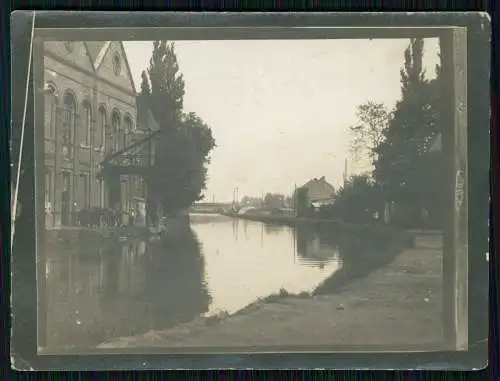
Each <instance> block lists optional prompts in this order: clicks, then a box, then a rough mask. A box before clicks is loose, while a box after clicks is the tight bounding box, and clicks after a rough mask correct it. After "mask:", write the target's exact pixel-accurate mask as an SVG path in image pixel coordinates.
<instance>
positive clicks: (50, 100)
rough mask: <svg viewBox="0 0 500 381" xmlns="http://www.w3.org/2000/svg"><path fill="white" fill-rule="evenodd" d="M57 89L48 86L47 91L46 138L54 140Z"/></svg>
mask: <svg viewBox="0 0 500 381" xmlns="http://www.w3.org/2000/svg"><path fill="white" fill-rule="evenodd" d="M56 109H57V92H56V89H55V88H54V87H53V86H51V85H48V86H47V87H46V89H45V137H46V138H49V139H53V138H54V136H55V131H56Z"/></svg>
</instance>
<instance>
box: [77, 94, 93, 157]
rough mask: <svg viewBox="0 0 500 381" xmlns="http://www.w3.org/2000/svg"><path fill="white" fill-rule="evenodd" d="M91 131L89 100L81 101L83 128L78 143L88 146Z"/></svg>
mask: <svg viewBox="0 0 500 381" xmlns="http://www.w3.org/2000/svg"><path fill="white" fill-rule="evenodd" d="M91 133H92V106H91V105H90V102H88V101H85V102H84V103H83V130H82V133H81V138H80V143H81V144H83V145H85V146H87V147H88V146H90V137H91Z"/></svg>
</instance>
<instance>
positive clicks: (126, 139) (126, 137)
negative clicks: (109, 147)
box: [123, 115, 133, 147]
mask: <svg viewBox="0 0 500 381" xmlns="http://www.w3.org/2000/svg"><path fill="white" fill-rule="evenodd" d="M124 127H125V128H124V134H123V146H124V147H127V146H128V145H129V144H130V137H131V136H132V127H133V126H132V119H130V116H128V115H127V116H126V117H125V120H124Z"/></svg>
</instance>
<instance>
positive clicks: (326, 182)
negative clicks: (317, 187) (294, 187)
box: [302, 176, 335, 189]
mask: <svg viewBox="0 0 500 381" xmlns="http://www.w3.org/2000/svg"><path fill="white" fill-rule="evenodd" d="M319 183H322V184H323V185H326V186H328V187H330V188H332V189H335V188H334V187H333V185H332V184H330V183H329V182H328V181H326V179H325V176H322V177H320V178H319V179H318V178H314V179H311V180H309V181H308V182H307V183H305V184H304V185H302V187H303V188H307V187H309V186H311V185H313V184H319Z"/></svg>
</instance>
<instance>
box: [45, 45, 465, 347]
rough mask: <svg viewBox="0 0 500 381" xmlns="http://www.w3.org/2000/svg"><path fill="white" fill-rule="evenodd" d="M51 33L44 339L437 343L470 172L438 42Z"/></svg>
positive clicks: (61, 343)
mask: <svg viewBox="0 0 500 381" xmlns="http://www.w3.org/2000/svg"><path fill="white" fill-rule="evenodd" d="M63 37H64V36H63V35H61V40H60V41H45V42H44V43H43V91H41V92H39V93H37V98H36V100H35V102H41V103H43V109H44V111H43V115H44V120H43V126H44V128H43V131H44V132H43V135H44V138H43V141H44V142H43V144H38V145H37V146H36V147H35V149H36V150H38V152H42V151H41V150H43V156H42V157H43V173H40V171H39V172H38V173H37V182H38V183H39V184H41V183H43V187H44V189H45V192H44V194H43V195H41V194H38V195H37V197H43V199H44V211H43V213H44V216H45V217H44V229H43V231H44V239H43V242H42V243H41V244H40V245H41V246H39V247H38V251H39V255H40V253H42V252H43V258H44V260H43V261H41V266H44V267H45V269H44V270H42V273H43V274H44V276H43V279H39V282H42V283H43V286H39V294H38V297H39V303H40V304H39V305H40V306H41V307H40V308H41V310H39V317H38V319H39V329H40V330H43V335H42V336H43V338H42V339H40V338H39V348H41V349H43V350H46V351H48V352H50V353H65V352H67V351H76V352H78V351H82V352H87V351H89V350H92V349H99V350H116V349H117V348H118V349H130V348H134V349H140V348H151V347H155V348H159V349H162V350H164V351H165V352H169V351H177V352H179V351H180V352H182V351H188V352H189V351H193V350H196V349H197V348H236V349H235V350H240V351H246V350H248V348H254V349H255V348H258V350H259V351H266V350H271V349H272V348H281V350H290V351H293V350H294V348H310V350H313V351H314V350H315V351H317V350H325V351H327V350H331V349H332V348H335V349H336V350H338V349H339V348H344V349H346V350H355V351H376V350H381V351H404V350H419V351H428V350H449V349H450V347H449V344H448V343H447V341H446V329H447V328H448V329H449V328H450V327H446V326H445V324H444V323H443V321H445V320H444V319H443V314H445V313H446V311H445V310H446V308H445V306H444V305H443V300H446V299H445V298H443V292H446V290H445V286H444V282H443V277H444V275H443V274H445V271H446V270H445V269H444V268H443V264H444V263H446V261H444V259H443V250H444V246H446V242H445V241H446V239H444V238H443V234H444V233H443V232H444V230H446V229H447V224H449V223H450V221H455V223H456V224H457V225H456V229H455V230H454V231H457V232H460V231H462V232H463V231H465V232H466V231H467V230H466V229H467V225H466V218H465V219H464V218H462V219H460V218H456V219H452V218H449V216H450V213H453V211H450V209H451V208H450V206H453V205H455V207H456V209H455V210H454V212H456V213H458V214H460V213H462V212H463V209H464V207H463V205H466V194H467V192H466V184H467V182H466V163H465V161H462V162H458V163H457V164H456V167H457V168H458V170H457V172H456V176H455V174H453V172H450V171H449V169H450V168H451V167H450V166H448V164H449V161H450V160H449V159H447V158H446V157H445V156H444V155H445V153H443V152H444V151H446V145H447V144H448V143H447V141H446V139H445V138H444V137H445V136H446V134H447V132H445V129H444V127H443V125H446V123H449V121H450V120H451V119H452V117H451V116H450V115H446V113H448V114H450V110H449V108H447V107H448V103H447V101H446V100H445V99H446V97H445V95H446V88H447V85H446V81H450V78H451V79H452V80H455V82H456V83H460V80H459V79H457V78H455V79H453V76H452V75H451V74H450V73H447V72H446V70H444V69H443V62H442V46H441V44H440V40H439V39H438V38H393V39H391V38H384V39H376V38H374V39H368V38H366V39H314V40H313V39H288V40H279V39H269V40H251V39H250V40H151V41H126V40H125V41H121V40H111V41H73V40H72V41H64V40H63ZM463 56H464V57H465V53H463ZM460 59H461V58H460V55H459V56H457V57H456V61H455V62H454V64H455V65H460ZM463 68H464V67H463ZM462 75H464V71H462ZM462 80H463V81H465V79H464V78H462ZM458 93H459V94H462V96H465V91H464V92H462V93H460V91H458ZM459 96H460V95H457V97H459ZM457 102H458V103H457V105H459V106H457V107H461V112H462V113H464V114H462V116H461V117H462V119H461V120H463V119H464V118H465V115H466V101H465V98H463V99H460V98H457ZM38 127H40V128H41V126H38ZM465 127H466V126H465V125H464V126H463V131H466V129H465ZM463 133H465V132H463ZM464 136H465V135H464ZM460 139H462V140H461V141H460ZM456 140H457V143H456V144H457V145H459V146H460V144H461V145H462V146H464V145H466V142H465V140H466V138H465V137H462V138H461V137H460V134H458V135H457V138H456ZM39 143H40V142H39ZM39 157H40V156H39ZM450 157H452V156H450ZM452 160H453V159H452ZM39 164H40V163H39ZM41 167H42V166H41V165H39V166H38V167H37V168H38V169H39V170H40V168H41ZM451 189H455V190H456V192H455V196H454V195H453V193H451V192H450V190H451ZM38 213H42V211H38ZM463 213H466V212H463ZM464 221H465V222H464ZM461 224H464V225H461ZM460 229H462V230H460ZM464 229H465V230H464ZM456 234H458V236H457V237H458V238H457V239H461V240H465V242H462V246H460V245H458V246H457V247H466V239H467V237H466V236H467V234H464V235H460V234H459V233H456ZM458 250H459V249H457V251H458ZM457 255H458V254H457ZM462 258H465V259H466V258H467V253H466V252H463V253H462ZM461 263H462V266H463V267H464V268H465V269H466V267H467V261H466V260H465V261H462V262H461ZM457 267H459V266H458V265H456V264H455V266H454V267H453V271H455V272H459V271H460V270H459V269H457ZM464 272H465V273H466V270H462V273H464ZM39 274H40V272H39ZM461 279H462V283H464V284H465V285H466V284H467V276H466V275H465V277H464V278H461ZM464 287H466V286H464ZM465 290H466V288H465ZM458 293H460V291H456V292H455V294H458ZM456 298H457V300H459V302H458V305H457V306H455V307H454V308H456V309H458V310H460V309H461V311H462V312H461V313H460V312H458V313H457V316H459V319H464V320H463V321H462V320H460V321H459V322H458V323H457V326H459V327H465V328H464V329H465V331H462V332H458V333H457V332H455V335H456V336H458V339H455V342H454V343H455V344H454V345H453V349H454V350H456V349H459V350H464V349H467V332H466V329H467V295H461V296H460V295H457V296H456ZM454 328H455V327H454ZM457 343H458V344H457ZM255 350H257V349H255Z"/></svg>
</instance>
